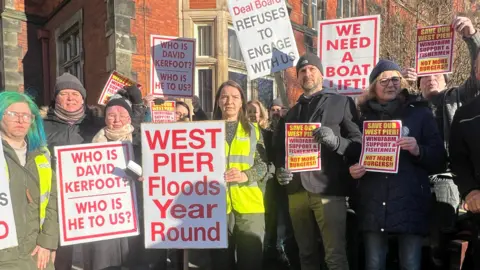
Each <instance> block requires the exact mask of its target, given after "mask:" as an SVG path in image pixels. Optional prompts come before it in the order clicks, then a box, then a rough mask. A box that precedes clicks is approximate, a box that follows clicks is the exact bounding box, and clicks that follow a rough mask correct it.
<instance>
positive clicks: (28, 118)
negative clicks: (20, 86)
mask: <svg viewBox="0 0 480 270" xmlns="http://www.w3.org/2000/svg"><path fill="white" fill-rule="evenodd" d="M3 115H4V116H5V119H7V120H8V121H11V122H13V121H16V120H18V119H22V120H23V122H25V123H31V122H32V121H33V120H35V115H33V114H29V113H19V112H12V111H5V113H4V114H3Z"/></svg>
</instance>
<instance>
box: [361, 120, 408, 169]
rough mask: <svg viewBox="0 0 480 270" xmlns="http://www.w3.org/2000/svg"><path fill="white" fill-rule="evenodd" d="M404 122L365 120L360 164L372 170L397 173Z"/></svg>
mask: <svg viewBox="0 0 480 270" xmlns="http://www.w3.org/2000/svg"><path fill="white" fill-rule="evenodd" d="M401 131H402V122H401V121H398V120H394V121H365V122H363V139H362V154H361V156H360V164H361V165H362V166H364V167H365V168H366V170H367V171H371V172H385V173H397V172H398V162H399V155H400V147H399V146H397V144H396V143H397V141H398V140H399V139H400V137H401V135H402V134H401Z"/></svg>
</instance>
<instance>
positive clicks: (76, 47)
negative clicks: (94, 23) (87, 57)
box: [55, 9, 84, 82]
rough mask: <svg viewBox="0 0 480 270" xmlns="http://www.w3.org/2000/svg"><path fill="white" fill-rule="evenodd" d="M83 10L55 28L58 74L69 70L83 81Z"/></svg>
mask: <svg viewBox="0 0 480 270" xmlns="http://www.w3.org/2000/svg"><path fill="white" fill-rule="evenodd" d="M82 27H83V10H82V9H80V10H79V11H77V12H76V13H75V14H73V15H72V16H71V17H69V18H68V19H67V20H66V21H65V22H64V23H62V24H61V25H60V26H58V28H57V29H55V42H56V46H55V47H56V50H57V55H56V56H57V70H56V71H57V76H58V75H61V74H62V73H64V72H69V73H71V74H72V75H74V76H76V77H77V78H78V79H79V80H80V81H81V82H83V80H84V79H83V61H84V59H83V34H82Z"/></svg>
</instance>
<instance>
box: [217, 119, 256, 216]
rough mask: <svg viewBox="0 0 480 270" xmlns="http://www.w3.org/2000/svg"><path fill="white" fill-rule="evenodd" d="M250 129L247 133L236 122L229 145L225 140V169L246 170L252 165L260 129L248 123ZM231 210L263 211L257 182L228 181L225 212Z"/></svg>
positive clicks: (242, 211) (239, 211)
mask: <svg viewBox="0 0 480 270" xmlns="http://www.w3.org/2000/svg"><path fill="white" fill-rule="evenodd" d="M250 125H251V127H252V131H251V132H250V134H248V133H247V132H246V131H245V129H244V128H243V126H242V124H241V123H238V127H237V131H236V134H235V137H234V139H233V141H232V143H231V144H230V145H228V143H227V142H225V151H226V155H225V156H226V157H227V162H226V164H227V170H228V169H231V168H237V169H239V170H240V171H245V170H248V169H249V168H251V167H252V166H253V162H254V159H255V152H256V147H257V142H258V140H259V139H260V129H259V128H258V126H257V125H256V124H255V125H254V124H250ZM232 210H235V211H236V212H238V213H240V214H254V213H265V206H264V203H263V193H262V190H261V189H260V187H259V186H258V183H257V182H256V181H255V182H246V183H230V184H229V186H228V189H227V214H229V213H230V212H231V211H232Z"/></svg>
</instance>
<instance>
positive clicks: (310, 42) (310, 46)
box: [303, 34, 317, 54]
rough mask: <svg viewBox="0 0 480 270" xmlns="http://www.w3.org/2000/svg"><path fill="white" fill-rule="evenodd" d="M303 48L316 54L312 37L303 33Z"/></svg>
mask: <svg viewBox="0 0 480 270" xmlns="http://www.w3.org/2000/svg"><path fill="white" fill-rule="evenodd" d="M303 37H304V43H305V50H306V51H307V52H311V53H314V54H317V49H316V48H315V47H313V37H311V36H309V35H307V34H305V35H304V36H303Z"/></svg>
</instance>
